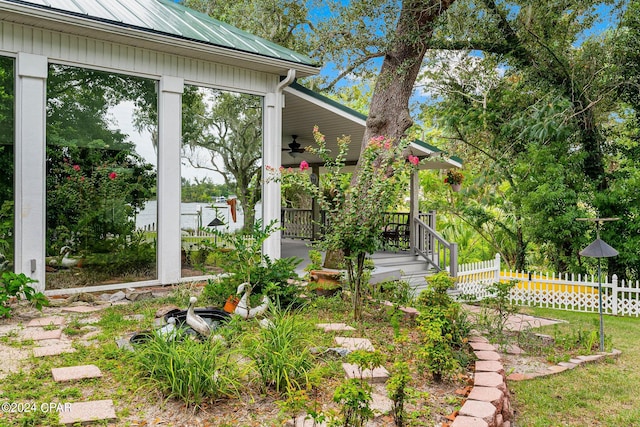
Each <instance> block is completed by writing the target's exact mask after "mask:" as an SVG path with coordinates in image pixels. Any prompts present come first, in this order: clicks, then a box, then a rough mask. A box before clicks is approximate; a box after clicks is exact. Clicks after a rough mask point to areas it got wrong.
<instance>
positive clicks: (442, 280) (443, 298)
mask: <svg viewBox="0 0 640 427" xmlns="http://www.w3.org/2000/svg"><path fill="white" fill-rule="evenodd" d="M426 281H427V289H425V290H424V291H422V292H421V293H420V295H419V296H418V300H417V304H418V305H419V306H423V307H438V306H442V307H446V306H448V305H450V304H451V303H452V300H451V297H450V296H449V295H448V294H447V290H449V289H452V288H453V285H454V284H455V279H454V278H453V277H451V276H449V275H448V274H447V273H446V272H444V271H441V272H439V273H436V274H433V275H431V276H427V277H426Z"/></svg>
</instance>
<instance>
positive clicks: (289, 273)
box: [251, 256, 302, 307]
mask: <svg viewBox="0 0 640 427" xmlns="http://www.w3.org/2000/svg"><path fill="white" fill-rule="evenodd" d="M301 262H302V258H298V257H290V258H280V259H276V260H275V261H271V259H270V258H269V257H268V256H265V257H264V265H258V266H256V267H255V268H254V269H253V271H252V272H251V277H252V278H253V281H254V282H255V283H256V285H255V286H254V292H256V293H263V294H265V295H269V298H271V299H272V300H273V301H274V302H276V303H277V304H278V305H280V306H281V307H289V306H291V305H293V306H298V305H300V304H301V303H302V300H301V299H300V287H299V286H298V285H297V284H295V283H289V281H290V280H291V279H298V274H297V273H296V267H297V266H298V265H299V264H300V263H301Z"/></svg>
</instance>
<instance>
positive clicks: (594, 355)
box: [576, 354, 604, 362]
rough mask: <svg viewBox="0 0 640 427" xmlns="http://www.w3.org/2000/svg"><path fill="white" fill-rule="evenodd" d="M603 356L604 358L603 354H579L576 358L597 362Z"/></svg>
mask: <svg viewBox="0 0 640 427" xmlns="http://www.w3.org/2000/svg"><path fill="white" fill-rule="evenodd" d="M603 358H604V355H602V354H592V355H591V356H578V357H577V358H576V359H581V360H584V361H585V362H596V361H598V360H600V359H603Z"/></svg>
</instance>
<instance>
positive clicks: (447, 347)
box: [417, 302, 470, 381]
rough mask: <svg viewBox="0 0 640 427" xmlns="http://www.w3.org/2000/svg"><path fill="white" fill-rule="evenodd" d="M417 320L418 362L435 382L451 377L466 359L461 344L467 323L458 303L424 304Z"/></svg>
mask: <svg viewBox="0 0 640 427" xmlns="http://www.w3.org/2000/svg"><path fill="white" fill-rule="evenodd" d="M417 323H418V330H419V331H420V333H421V335H422V346H421V347H420V349H419V350H418V354H417V356H418V359H419V360H420V363H421V364H422V365H423V366H424V367H425V368H426V369H427V370H428V371H429V372H430V373H431V374H432V376H433V378H434V379H435V380H436V381H442V380H443V379H444V378H446V377H451V376H452V375H453V374H455V373H456V372H457V371H458V369H459V368H460V366H461V365H462V363H461V362H465V361H466V360H467V357H466V352H465V348H464V344H465V343H466V339H467V336H468V334H469V330H470V325H469V322H468V320H467V317H466V314H465V313H464V312H463V311H462V310H461V308H460V304H458V303H455V302H451V303H449V305H447V306H438V305H436V306H430V307H424V308H423V309H421V311H420V315H419V316H418V320H417Z"/></svg>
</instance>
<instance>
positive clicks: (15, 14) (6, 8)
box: [0, 0, 320, 77]
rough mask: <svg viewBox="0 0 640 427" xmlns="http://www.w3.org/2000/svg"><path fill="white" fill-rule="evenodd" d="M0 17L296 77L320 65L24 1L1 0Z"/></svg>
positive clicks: (307, 74)
mask: <svg viewBox="0 0 640 427" xmlns="http://www.w3.org/2000/svg"><path fill="white" fill-rule="evenodd" d="M0 20H2V21H6V22H14V23H17V24H22V25H28V26H33V27H36V28H42V29H46V30H51V31H58V32H63V33H67V34H74V35H78V36H83V37H89V38H93V39H99V40H105V41H110V42H114V43H121V44H125V45H127V46H132V47H138V48H143V49H151V50H155V51H159V52H163V53H167V54H173V55H178V56H181V57H189V58H193V59H199V60H204V61H211V62H216V63H220V64H228V65H234V66H238V67H243V68H248V69H251V70H256V71H262V72H267V73H271V74H276V75H279V76H285V75H287V72H288V70H289V69H292V68H293V69H295V70H296V75H297V76H298V77H305V76H311V75H315V74H318V73H319V72H320V68H319V67H316V66H314V65H310V64H304V63H300V62H296V61H288V60H284V59H278V58H273V57H270V56H265V55H260V54H254V53H251V52H247V51H244V50H240V49H233V48H228V47H224V46H217V45H213V44H210V43H205V42H202V41H199V40H193V39H188V38H180V37H176V36H173V35H170V34H165V33H159V32H154V31H150V30H147V29H140V28H135V27H131V26H128V25H124V23H118V22H112V21H108V20H100V19H95V18H94V17H89V16H84V15H77V14H70V13H65V12H64V11H60V10H57V9H47V8H43V7H39V6H37V5H34V4H30V3H27V2H16V1H2V0H0Z"/></svg>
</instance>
